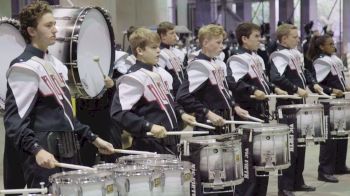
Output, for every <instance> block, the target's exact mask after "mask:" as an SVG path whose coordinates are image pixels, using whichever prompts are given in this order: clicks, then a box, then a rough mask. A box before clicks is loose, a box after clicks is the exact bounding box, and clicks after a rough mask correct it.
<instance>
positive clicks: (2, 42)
mask: <svg viewBox="0 0 350 196" xmlns="http://www.w3.org/2000/svg"><path fill="white" fill-rule="evenodd" d="M18 28H19V26H17V25H16V23H15V20H12V19H0V70H1V71H0V108H1V109H5V99H6V90H7V81H6V72H7V70H8V68H9V66H10V63H11V61H12V60H13V59H14V58H16V57H18V56H19V55H20V54H21V53H22V52H23V51H24V48H25V46H26V43H25V41H24V38H23V37H22V35H21V33H20V31H19V30H18Z"/></svg>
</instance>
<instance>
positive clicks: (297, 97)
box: [250, 94, 301, 99]
mask: <svg viewBox="0 0 350 196" xmlns="http://www.w3.org/2000/svg"><path fill="white" fill-rule="evenodd" d="M265 97H267V98H276V99H281V98H288V99H301V97H299V96H296V95H275V94H271V95H265ZM250 98H256V96H255V95H250Z"/></svg>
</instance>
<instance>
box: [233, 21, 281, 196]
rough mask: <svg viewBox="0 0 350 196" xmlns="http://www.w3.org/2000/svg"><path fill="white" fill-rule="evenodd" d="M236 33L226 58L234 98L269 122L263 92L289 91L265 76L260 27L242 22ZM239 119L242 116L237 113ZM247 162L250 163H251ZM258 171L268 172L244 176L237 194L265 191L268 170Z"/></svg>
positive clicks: (256, 193)
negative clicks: (234, 48) (235, 43)
mask: <svg viewBox="0 0 350 196" xmlns="http://www.w3.org/2000/svg"><path fill="white" fill-rule="evenodd" d="M236 37H237V41H238V44H239V46H240V47H239V49H238V51H237V54H235V55H233V56H231V57H230V58H229V59H228V61H227V64H228V67H227V69H228V70H229V75H228V77H233V78H232V79H228V81H229V80H235V81H237V84H236V85H235V86H232V85H230V84H231V83H229V85H230V89H231V90H232V91H233V92H234V95H235V101H236V103H237V104H239V106H240V107H242V108H243V109H245V110H247V111H248V112H249V113H250V114H251V115H253V116H256V117H259V118H261V119H264V121H265V122H266V123H268V122H269V105H268V99H267V98H266V96H265V95H268V94H270V93H271V92H272V91H274V92H275V93H276V94H279V95H286V94H288V93H287V92H286V91H283V90H281V89H280V88H278V87H276V86H275V85H274V84H272V83H270V82H269V81H268V79H267V77H266V74H265V72H264V67H265V65H264V61H263V59H262V58H261V57H260V56H258V55H257V53H256V51H257V50H258V48H259V45H260V27H259V26H258V25H256V24H254V23H250V22H246V23H241V24H239V25H238V27H237V28H236ZM250 95H255V97H256V98H254V99H252V98H250ZM238 119H240V120H245V119H244V118H240V117H239V116H238ZM243 156H244V155H243ZM249 166H250V167H253V165H249ZM250 170H253V169H252V168H251V169H250ZM251 173H255V172H251ZM259 174H260V175H267V177H255V176H252V177H250V179H245V181H244V182H243V184H241V185H239V186H238V187H237V189H238V195H240V196H249V195H256V196H258V195H266V194H267V186H268V180H269V178H268V173H266V172H259Z"/></svg>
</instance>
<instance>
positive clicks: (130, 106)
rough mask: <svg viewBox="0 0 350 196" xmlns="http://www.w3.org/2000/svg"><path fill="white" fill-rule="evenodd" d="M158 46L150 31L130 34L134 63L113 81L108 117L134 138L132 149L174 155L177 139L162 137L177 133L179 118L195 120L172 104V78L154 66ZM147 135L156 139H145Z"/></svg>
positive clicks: (187, 121) (156, 37)
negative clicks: (149, 134) (169, 133)
mask: <svg viewBox="0 0 350 196" xmlns="http://www.w3.org/2000/svg"><path fill="white" fill-rule="evenodd" d="M159 44H160V39H159V36H158V34H156V33H154V32H152V31H151V30H149V29H145V28H138V29H137V30H136V31H135V32H134V33H133V34H132V35H131V37H130V45H131V49H132V51H133V53H134V54H135V57H136V59H137V60H136V64H135V65H133V66H132V67H131V68H130V70H129V72H128V74H126V75H124V76H122V77H120V78H119V79H118V80H117V82H116V88H117V89H116V93H115V94H114V98H113V103H112V107H111V117H112V119H113V120H114V122H115V123H118V124H119V125H121V126H122V127H123V128H124V129H125V130H126V131H128V132H129V133H130V134H131V135H132V136H133V137H134V140H133V143H132V148H133V149H135V150H146V151H151V152H158V153H161V154H177V144H178V143H179V140H178V137H175V136H168V137H166V138H164V137H165V136H166V132H167V131H178V130H179V127H178V123H179V119H181V118H182V120H184V121H185V122H186V123H189V124H191V123H192V122H195V118H194V117H193V116H191V115H188V114H186V113H185V112H184V110H183V109H182V108H181V107H180V106H179V105H178V104H176V103H175V102H174V100H173V97H172V95H171V93H170V89H171V88H172V77H171V75H170V74H169V73H167V72H166V71H165V70H164V69H163V68H161V67H158V66H156V64H157V62H158V58H159V53H160V49H159ZM147 132H152V133H153V135H154V136H155V137H156V138H154V137H148V136H146V133H147ZM160 138H164V139H160Z"/></svg>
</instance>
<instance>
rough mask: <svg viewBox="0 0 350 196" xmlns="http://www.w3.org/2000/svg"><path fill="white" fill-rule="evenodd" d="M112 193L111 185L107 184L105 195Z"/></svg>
mask: <svg viewBox="0 0 350 196" xmlns="http://www.w3.org/2000/svg"><path fill="white" fill-rule="evenodd" d="M113 191H114V188H113V184H108V185H107V186H106V193H107V194H109V193H113Z"/></svg>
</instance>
